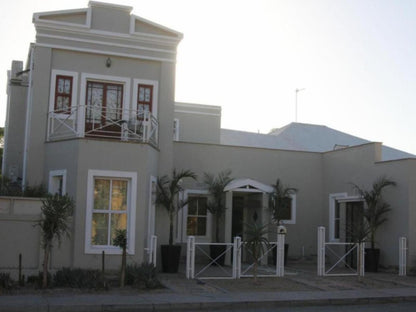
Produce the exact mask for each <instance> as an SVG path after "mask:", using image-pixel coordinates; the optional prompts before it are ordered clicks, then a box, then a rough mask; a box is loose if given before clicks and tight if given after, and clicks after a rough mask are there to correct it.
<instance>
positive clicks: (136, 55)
mask: <svg viewBox="0 0 416 312" xmlns="http://www.w3.org/2000/svg"><path fill="white" fill-rule="evenodd" d="M35 46H37V47H45V48H51V49H61V50H68V51H76V52H84V53H93V54H100V55H110V56H111V55H112V56H121V57H129V58H134V59H142V60H150V61H160V62H169V63H175V62H176V59H175V58H172V59H170V58H162V57H152V56H147V55H139V54H129V53H119V52H114V51H108V50H106V51H104V50H96V49H85V48H76V47H72V46H64V45H59V44H47V43H36V44H35Z"/></svg>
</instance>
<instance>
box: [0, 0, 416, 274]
mask: <svg viewBox="0 0 416 312" xmlns="http://www.w3.org/2000/svg"><path fill="white" fill-rule="evenodd" d="M131 11H132V8H131V7H127V6H120V5H113V4H107V3H100V2H95V1H90V2H89V6H88V8H86V9H75V10H67V11H57V12H44V13H35V14H34V17H33V22H34V25H35V27H36V42H35V43H32V44H31V46H30V49H29V55H28V60H27V62H26V66H25V67H23V62H18V61H14V62H13V64H12V68H11V70H10V71H9V80H8V90H7V92H8V105H7V107H8V108H7V117H6V133H5V153H4V162H3V173H4V175H6V176H7V177H9V178H10V179H11V180H14V181H20V182H21V183H22V186H25V185H36V184H40V183H43V184H45V185H47V186H48V189H49V191H50V192H52V193H55V192H60V193H68V194H69V195H70V196H71V197H73V198H74V200H75V204H76V209H75V213H74V216H73V219H72V235H71V238H70V239H69V240H67V241H65V242H64V244H63V245H62V246H61V247H60V249H57V250H55V252H54V253H53V256H52V260H51V261H52V266H53V267H62V266H72V267H84V268H98V267H99V265H100V255H101V253H102V251H105V253H106V254H107V255H110V256H109V257H110V258H109V261H108V263H107V266H108V267H110V268H116V267H118V265H119V259H118V257H115V256H114V257H111V255H112V254H115V255H116V254H120V249H119V248H118V247H116V246H114V245H113V242H112V239H113V234H114V232H115V230H116V229H119V228H126V229H127V233H128V253H129V255H130V258H129V259H131V260H134V261H137V262H141V261H143V260H144V259H146V257H147V254H146V250H147V249H148V248H149V244H150V237H151V235H154V234H155V235H157V236H158V241H159V243H166V242H167V240H168V233H167V232H168V231H166V229H167V226H168V222H169V221H168V215H167V213H166V212H165V211H164V210H163V208H159V207H156V205H155V200H154V199H155V192H156V179H157V177H158V176H161V175H165V174H171V172H172V170H173V168H177V169H179V170H180V169H190V170H193V171H194V172H195V173H197V175H198V176H199V177H202V176H203V173H204V172H208V173H213V174H216V173H218V172H220V171H222V170H224V169H231V170H232V175H233V177H234V178H235V179H234V181H233V182H232V183H230V184H229V185H228V186H227V188H226V206H227V209H226V213H225V217H224V220H223V222H222V223H221V224H220V225H219V226H220V227H221V231H220V232H221V237H222V239H223V240H224V241H227V242H231V241H232V238H233V237H234V236H236V235H242V236H243V237H244V230H245V229H244V223H245V222H248V221H250V220H253V219H256V220H259V222H262V223H268V222H270V214H269V209H268V202H269V201H268V196H269V195H268V193H269V192H270V191H271V190H272V187H271V185H272V184H273V183H275V182H276V179H277V178H279V179H280V180H281V181H282V182H283V183H285V184H287V185H289V186H292V187H295V188H297V189H298V192H297V193H296V194H293V198H292V207H291V211H290V213H289V215H288V216H287V220H285V223H286V224H287V227H288V235H287V238H286V239H287V241H288V242H289V243H290V245H291V247H290V248H291V249H290V255H291V256H294V257H296V256H300V255H316V248H317V243H316V229H317V227H318V226H326V227H327V228H328V231H327V233H328V235H327V239H328V240H330V241H339V240H340V239H342V238H343V237H345V227H346V225H348V224H347V223H348V222H351V221H348V220H352V219H353V215H354V211H357V210H362V209H364V205H363V202H362V199H361V198H360V197H358V196H357V193H356V192H354V188H353V186H352V184H351V183H355V184H357V185H360V186H363V187H370V186H371V183H372V182H373V181H374V180H375V179H376V178H377V177H379V176H382V175H386V176H388V177H390V178H391V179H393V180H394V181H396V182H397V187H396V188H392V189H389V190H388V191H387V192H386V200H387V201H388V202H389V203H390V204H391V205H392V211H391V212H390V214H389V216H388V219H389V221H388V222H387V223H386V224H385V225H384V226H383V228H382V230H381V231H380V232H379V236H378V239H379V242H380V245H381V246H380V247H381V249H382V263H383V264H386V265H397V258H398V255H397V242H398V237H399V236H406V237H408V239H409V245H411V244H414V242H415V240H416V232H415V228H414V226H413V223H414V222H413V221H414V220H415V217H416V216H415V214H416V159H415V158H414V155H411V154H407V153H404V152H401V151H397V150H394V149H390V148H387V147H384V146H383V145H382V144H381V143H375V142H368V141H365V140H363V139H360V138H356V137H353V136H350V135H348V134H345V133H341V132H339V131H335V130H333V129H330V128H327V127H323V126H315V125H305V124H298V123H293V124H290V125H288V126H286V127H283V128H280V129H278V130H275V131H273V132H272V133H270V134H268V135H264V134H255V133H247V132H241V131H234V130H225V129H221V108H220V107H218V106H211V105H198V104H188V103H175V101H174V99H175V95H174V91H175V59H176V48H177V45H178V43H179V42H180V41H181V39H182V34H180V33H178V32H176V31H174V30H171V29H169V28H166V27H164V26H161V25H157V24H155V23H153V22H151V21H148V20H145V19H143V18H141V17H138V16H135V15H132V14H131ZM183 186H184V188H185V192H184V194H183V196H184V197H185V198H190V197H194V201H192V203H193V204H192V207H188V206H185V207H184V209H182V210H181V211H180V212H179V214H178V216H177V218H176V223H175V228H176V231H175V233H176V235H175V241H176V243H185V242H186V239H187V237H188V236H189V235H194V236H196V239H197V240H199V241H206V242H210V241H212V239H213V237H212V235H213V227H214V224H213V218H212V216H211V215H210V214H209V213H208V212H207V211H206V209H205V208H203V207H204V205H205V203H206V198H207V196H208V192H207V187H206V185H204V184H203V183H201V179H200V180H199V181H184V184H183ZM199 207H202V208H201V209H199ZM22 211H23V210H22ZM24 212H25V214H30V209H24ZM36 213H38V211H37V212H36ZM22 214H23V213H22ZM30 220H32V219H28V218H27V216H26V217H25V216H22V215H19V213H17V212H16V211H11V210H10V209H6V208H4V209H0V224H3V225H6V224H7V225H8V226H7V227H6V226H3V227H2V226H0V236H1V237H3V239H2V241H4V240H8V237H9V236H8V232H7V229H10V227H11V226H13V227H15V228H16V229H18V231H19V233H20V234H19V235H17V236H16V237H14V238H13V239H14V241H13V244H12V248H11V247H10V244H8V245H7V246H8V248H9V247H10V248H9V249H10V252H12V253H14V254H16V255H17V254H18V253H21V252H24V251H28V250H31V251H32V250H33V251H34V252H37V253H38V254H37V255H35V256H30V257H29V259H28V260H27V261H28V264H27V267H31V268H33V269H36V268H37V267H39V265H40V264H41V262H42V259H41V256H40V254H39V251H38V250H39V233H38V229H36V228H33V226H32V224H33V223H31V222H29V221H30ZM343 232H344V233H343ZM381 242H382V244H381ZM2 244H3V245H2ZM4 244H6V243H5V242H3V243H1V242H0V246H3V247H4V246H6V245H4ZM11 249H12V250H11ZM409 253H410V263H412V264H414V261H416V252H415V250H413V249H410V250H409ZM26 259H27V258H26ZM0 267H3V268H5V267H8V268H11V267H14V266H13V264H12V263H6V264H5V263H2V262H1V260H0Z"/></svg>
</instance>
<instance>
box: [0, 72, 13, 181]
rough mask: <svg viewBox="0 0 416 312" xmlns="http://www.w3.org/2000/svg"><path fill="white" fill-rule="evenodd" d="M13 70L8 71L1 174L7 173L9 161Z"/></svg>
mask: <svg viewBox="0 0 416 312" xmlns="http://www.w3.org/2000/svg"><path fill="white" fill-rule="evenodd" d="M10 80H11V71H10V70H9V71H7V91H6V93H7V108H6V121H5V123H4V133H3V138H4V146H3V161H2V163H1V174H2V175H3V176H4V175H6V173H5V169H6V161H7V141H8V140H7V135H8V132H9V131H8V130H7V128H8V127H9V111H10V92H11V91H10V83H11V81H10Z"/></svg>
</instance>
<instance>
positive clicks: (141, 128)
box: [47, 105, 159, 146]
mask: <svg viewBox="0 0 416 312" xmlns="http://www.w3.org/2000/svg"><path fill="white" fill-rule="evenodd" d="M158 130H159V123H158V120H157V119H156V117H155V116H153V115H152V114H151V113H150V112H147V111H137V110H132V109H120V108H105V109H101V108H99V109H97V108H94V107H93V106H85V105H80V106H76V107H72V108H69V109H68V110H66V111H63V110H56V111H52V112H49V113H48V137H47V139H48V141H55V140H63V139H70V138H76V137H97V138H108V139H119V140H121V141H129V142H138V143H150V144H153V145H155V146H157V145H158Z"/></svg>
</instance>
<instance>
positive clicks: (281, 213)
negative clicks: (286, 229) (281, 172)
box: [269, 179, 297, 224]
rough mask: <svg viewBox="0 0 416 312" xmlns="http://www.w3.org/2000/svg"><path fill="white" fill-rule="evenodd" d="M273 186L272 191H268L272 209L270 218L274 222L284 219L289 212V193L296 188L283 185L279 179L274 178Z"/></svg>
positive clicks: (290, 202)
mask: <svg viewBox="0 0 416 312" xmlns="http://www.w3.org/2000/svg"><path fill="white" fill-rule="evenodd" d="M272 186H273V192H272V193H270V197H269V198H270V202H269V207H270V209H271V211H272V218H273V221H274V222H275V223H276V224H279V222H280V220H282V219H284V217H285V216H287V214H288V213H290V209H291V205H292V198H291V197H290V195H291V194H293V193H296V192H297V189H296V188H293V187H287V186H285V185H283V183H282V182H281V181H280V179H277V180H276V184H274V185H272Z"/></svg>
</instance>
